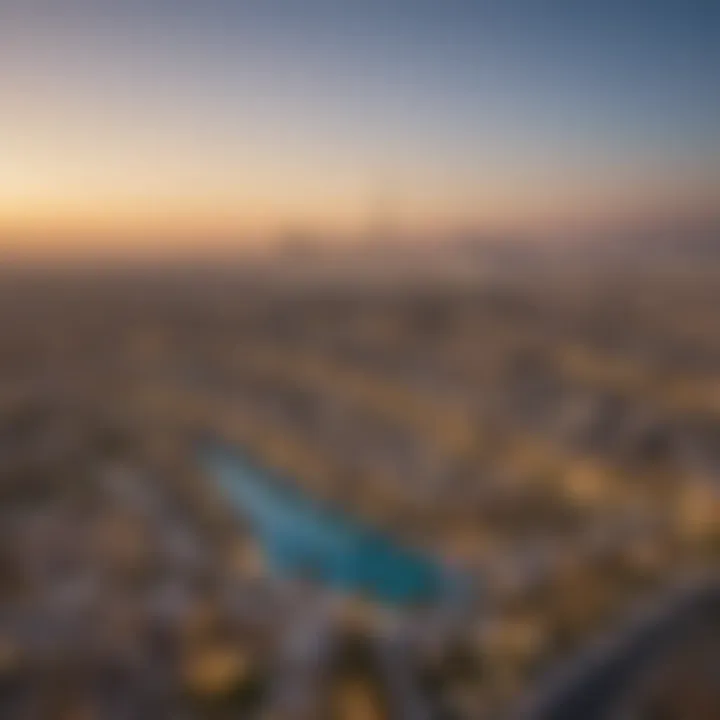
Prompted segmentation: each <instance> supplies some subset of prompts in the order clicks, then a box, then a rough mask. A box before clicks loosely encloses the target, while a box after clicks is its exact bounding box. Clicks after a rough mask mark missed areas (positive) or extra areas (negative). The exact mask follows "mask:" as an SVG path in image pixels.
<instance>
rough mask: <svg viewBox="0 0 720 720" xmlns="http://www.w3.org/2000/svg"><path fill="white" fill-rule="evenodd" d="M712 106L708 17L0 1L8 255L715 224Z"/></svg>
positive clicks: (535, 5)
mask: <svg viewBox="0 0 720 720" xmlns="http://www.w3.org/2000/svg"><path fill="white" fill-rule="evenodd" d="M719 87H720V3H718V2H715V1H714V0H623V1H620V0H605V1H604V2H600V1H599V0H598V1H597V2H595V1H593V0H584V1H583V0H485V1H483V0H475V1H474V2H471V1H470V0H382V1H380V0H203V1H202V2H201V1H200V0H193V1H190V0H122V2H119V1H118V0H0V253H1V252H2V251H3V247H4V248H5V253H6V254H7V253H9V252H11V251H13V252H16V253H17V252H19V253H22V252H28V253H33V252H36V253H40V254H42V253H49V252H65V251H68V252H69V251H70V250H72V249H75V250H78V249H79V250H80V251H87V252H91V251H92V252H97V251H101V250H106V249H112V248H120V247H122V248H136V249H143V248H145V249H147V248H152V247H162V248H165V249H167V250H168V251H173V250H178V249H179V248H182V247H189V248H193V247H202V246H203V245H204V244H210V243H213V242H217V243H220V244H223V243H226V244H229V245H238V246H241V245H243V244H247V243H263V242H267V241H269V240H272V239H274V238H277V237H282V236H286V235H288V234H290V235H293V234H297V233H308V234H319V235H322V236H324V237H329V238H336V239H338V240H340V239H345V238H353V237H358V236H360V237H362V236H363V234H364V233H368V232H371V231H372V229H373V228H377V227H379V226H382V227H384V228H386V229H387V228H392V229H393V231H397V232H402V233H405V234H407V235H409V236H414V235H418V236H419V235H421V234H423V233H424V234H431V235H438V236H442V235H443V234H451V233H454V232H458V231H468V230H472V231H476V232H479V233H487V234H493V233H521V234H527V235H533V234H536V235H538V237H540V236H546V235H547V234H552V233H553V232H560V231H561V230H567V229H568V228H572V229H575V228H577V230H578V232H580V231H581V230H588V229H590V230H592V229H593V228H596V227H600V226H607V225H610V226H612V225H613V224H619V225H622V224H623V223H625V224H627V223H637V222H641V223H652V222H664V221H666V220H667V219H668V218H670V219H672V218H674V217H676V216H677V217H693V216H694V215H698V216H702V215H704V214H712V212H713V210H714V208H716V207H717V206H718V205H720V203H719V202H718V201H719V200H720V91H719V90H718V88H719ZM0 257H1V256H0Z"/></svg>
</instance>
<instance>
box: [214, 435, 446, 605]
mask: <svg viewBox="0 0 720 720" xmlns="http://www.w3.org/2000/svg"><path fill="white" fill-rule="evenodd" d="M200 459H201V462H202V464H203V466H204V467H205V468H206V469H207V470H208V471H209V472H210V474H211V475H212V477H213V478H214V479H215V481H216V483H217V484H218V485H219V487H220V488H221V490H222V491H223V493H224V494H225V496H226V497H227V498H228V500H229V502H230V503H232V505H233V507H234V508H235V510H236V511H237V512H238V513H240V514H241V515H242V516H243V517H244V518H245V519H246V520H247V521H248V522H249V523H250V526H251V528H252V530H253V532H254V535H255V537H256V539H257V541H258V542H259V544H260V546H261V547H262V549H263V552H264V554H265V557H266V560H267V561H268V563H269V564H270V566H271V568H272V569H273V570H274V571H275V572H277V573H279V574H281V575H284V576H295V577H306V578H312V579H313V580H315V581H317V582H318V583H321V584H324V585H326V586H328V587H330V588H334V589H336V590H340V591H344V592H353V593H358V594H361V595H364V596H367V597H370V598H372V599H374V600H376V601H378V602H382V603H389V604H427V603H434V602H440V601H442V600H443V599H447V598H450V597H451V596H452V595H453V594H455V593H456V592H457V591H458V580H459V579H458V578H457V577H454V576H453V575H452V574H451V573H449V572H448V571H447V569H446V568H444V567H443V566H442V565H441V564H440V563H438V562H437V561H435V560H434V559H433V558H430V557H427V556H425V555H423V554H422V553H419V552H416V551H414V550H410V549H408V548H405V547H403V546H401V545H400V544H399V543H397V542H395V541H394V540H393V539H392V538H391V537H389V536H388V535H386V534H385V533H383V532H380V531H378V530H376V529H373V528H371V527H369V526H367V525H366V524H364V523H362V522H360V521H358V520H357V519H354V518H352V517H349V516H348V515H347V514H345V513H343V512H341V511H339V510H338V509H336V508H332V507H328V506H326V505H323V504H321V503H319V502H317V501H316V500H314V499H313V498H312V497H311V496H310V495H309V494H307V493H303V492H301V491H300V490H299V489H297V488H296V487H295V486H293V485H292V484H290V483H288V482H287V481H286V480H284V479H283V478H281V477H279V476H278V475H277V474H275V473H272V472H270V471H269V470H267V469H264V468H262V467H260V466H259V465H257V464H255V463H254V462H252V461H251V460H250V459H249V458H248V457H247V456H246V455H245V454H244V453H243V452H242V451H239V450H236V449H234V448H232V447H230V446H226V445H219V444H215V443H213V444H208V445H205V446H203V448H201V450H200Z"/></svg>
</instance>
